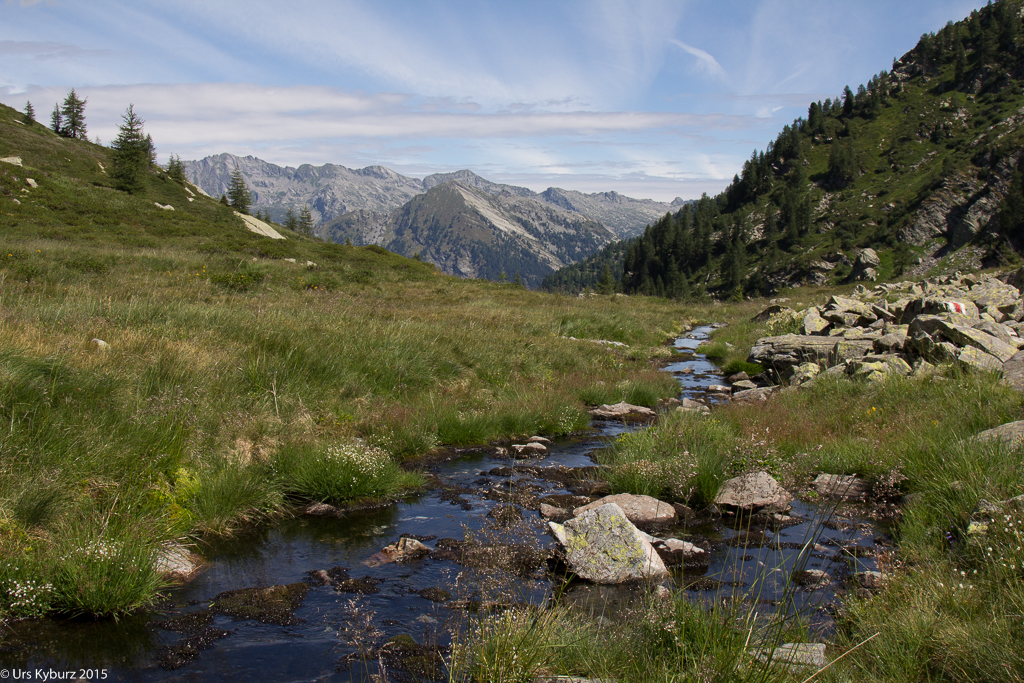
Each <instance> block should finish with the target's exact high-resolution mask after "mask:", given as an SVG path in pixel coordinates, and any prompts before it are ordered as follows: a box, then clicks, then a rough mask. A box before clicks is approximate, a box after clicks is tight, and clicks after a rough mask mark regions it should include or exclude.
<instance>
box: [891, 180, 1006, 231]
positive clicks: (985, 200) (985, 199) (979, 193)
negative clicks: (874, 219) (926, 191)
mask: <svg viewBox="0 0 1024 683" xmlns="http://www.w3.org/2000/svg"><path fill="white" fill-rule="evenodd" d="M996 184H997V185H998V186H999V187H1000V188H1002V187H1003V183H1001V182H997V183H996ZM1001 194H1002V193H1001V192H1000V193H998V194H995V193H992V192H990V188H989V185H987V184H985V183H983V182H981V181H979V180H978V179H976V178H973V177H970V176H968V175H966V174H963V173H958V174H955V175H953V176H951V177H949V178H947V179H946V180H945V181H944V182H943V184H942V188H941V189H939V190H938V191H937V192H935V193H934V194H932V196H931V197H929V198H928V199H927V200H925V202H924V203H923V204H922V206H921V208H920V209H918V211H917V213H916V215H915V217H914V220H913V221H911V222H910V223H908V224H907V225H906V226H905V227H903V228H902V229H901V230H900V239H901V240H903V241H905V242H908V243H910V244H915V245H922V244H924V243H926V242H927V241H928V240H930V239H933V238H936V237H946V238H947V239H948V240H949V247H950V248H952V249H958V248H959V247H962V246H963V245H965V244H967V243H968V242H970V241H971V240H972V239H973V238H974V237H975V236H976V235H977V234H978V232H979V231H980V230H981V229H982V228H983V227H984V226H985V225H987V224H988V222H989V220H990V219H991V218H992V216H994V215H995V213H996V210H997V208H998V206H999V200H1000V199H1001Z"/></svg>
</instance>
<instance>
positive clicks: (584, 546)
mask: <svg viewBox="0 0 1024 683" xmlns="http://www.w3.org/2000/svg"><path fill="white" fill-rule="evenodd" d="M548 527H549V529H550V530H551V533H552V535H554V537H555V539H556V540H557V541H558V542H559V543H560V544H561V545H562V547H563V548H564V550H565V557H566V562H567V563H568V565H569V569H570V570H571V571H572V572H573V573H574V574H576V575H577V576H579V577H580V578H582V579H586V580H588V581H593V582H594V583H605V584H615V583H623V582H625V581H638V580H647V579H653V580H659V579H663V578H665V577H666V576H668V569H666V567H665V563H664V562H663V561H662V559H661V557H660V556H659V555H658V553H657V552H656V551H655V550H654V546H652V545H651V544H650V543H649V542H648V541H647V540H646V539H645V538H644V537H643V536H642V535H641V531H640V530H639V529H637V528H636V526H634V525H633V523H632V522H630V521H629V519H627V518H626V513H625V512H623V510H622V508H620V507H619V506H618V505H616V504H615V503H606V504H605V505H601V506H600V507H597V508H594V509H592V510H589V511H587V512H585V513H583V514H582V515H580V516H579V517H576V518H574V519H571V520H569V521H567V522H566V523H565V524H564V525H563V524H558V523H556V522H548Z"/></svg>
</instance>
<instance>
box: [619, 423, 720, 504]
mask: <svg viewBox="0 0 1024 683" xmlns="http://www.w3.org/2000/svg"><path fill="white" fill-rule="evenodd" d="M735 443H736V437H735V435H734V433H733V431H732V429H731V428H730V426H728V425H726V424H723V423H722V422H720V421H718V420H715V419H709V418H705V417H703V416H701V415H699V414H695V413H679V412H677V413H669V414H668V415H666V416H664V417H663V418H662V419H661V420H659V421H658V422H657V423H656V424H655V425H652V426H651V427H649V428H647V429H645V430H642V431H638V432H633V433H631V434H623V435H622V436H620V437H619V438H618V439H617V440H616V442H615V444H614V445H613V446H612V447H611V448H608V449H605V450H604V451H602V452H601V455H600V458H601V462H602V464H606V465H609V466H610V467H609V468H608V471H607V473H606V474H604V475H603V476H605V478H606V479H607V480H608V482H609V483H610V484H611V486H612V489H613V490H614V491H615V492H626V493H636V494H641V495H648V496H654V497H655V498H662V499H664V500H668V501H680V502H684V503H690V504H692V505H696V506H699V507H704V506H706V505H708V504H710V503H711V501H713V500H714V498H715V495H716V494H717V493H718V487H719V486H720V484H721V483H722V482H723V481H724V480H725V478H726V474H727V473H728V471H729V470H728V468H729V466H730V464H731V459H732V450H733V447H734V444H735Z"/></svg>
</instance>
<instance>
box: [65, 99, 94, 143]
mask: <svg viewBox="0 0 1024 683" xmlns="http://www.w3.org/2000/svg"><path fill="white" fill-rule="evenodd" d="M86 101H87V100H84V99H82V98H80V97H79V96H78V94H77V93H76V92H75V89H74V88H72V89H71V92H69V93H68V96H67V97H65V98H64V105H63V106H62V107H61V110H60V113H61V116H62V117H63V119H64V123H63V125H62V126H61V130H60V134H61V135H63V136H64V137H68V138H79V139H80V140H87V139H88V135H87V133H86V128H85V103H86Z"/></svg>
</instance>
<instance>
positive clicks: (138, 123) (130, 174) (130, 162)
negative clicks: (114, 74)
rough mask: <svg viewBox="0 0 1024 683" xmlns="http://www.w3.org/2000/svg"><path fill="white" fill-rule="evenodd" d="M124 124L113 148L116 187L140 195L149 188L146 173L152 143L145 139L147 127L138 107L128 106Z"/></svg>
mask: <svg viewBox="0 0 1024 683" xmlns="http://www.w3.org/2000/svg"><path fill="white" fill-rule="evenodd" d="M121 119H122V123H121V125H120V127H118V131H117V137H116V138H115V139H114V142H113V144H112V145H111V148H112V149H113V150H114V153H113V170H112V171H111V176H113V178H114V187H116V188H117V189H119V190H123V191H125V192H130V193H131V194H138V193H140V192H142V191H143V190H144V189H145V187H146V171H147V170H148V168H149V161H150V155H149V145H150V144H152V140H151V139H150V138H148V136H146V137H143V134H142V125H143V124H144V123H145V121H143V120H142V119H141V118H139V115H138V114H136V113H135V106H134V105H132V104H129V105H128V109H126V110H125V112H124V114H123V115H122V116H121Z"/></svg>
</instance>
